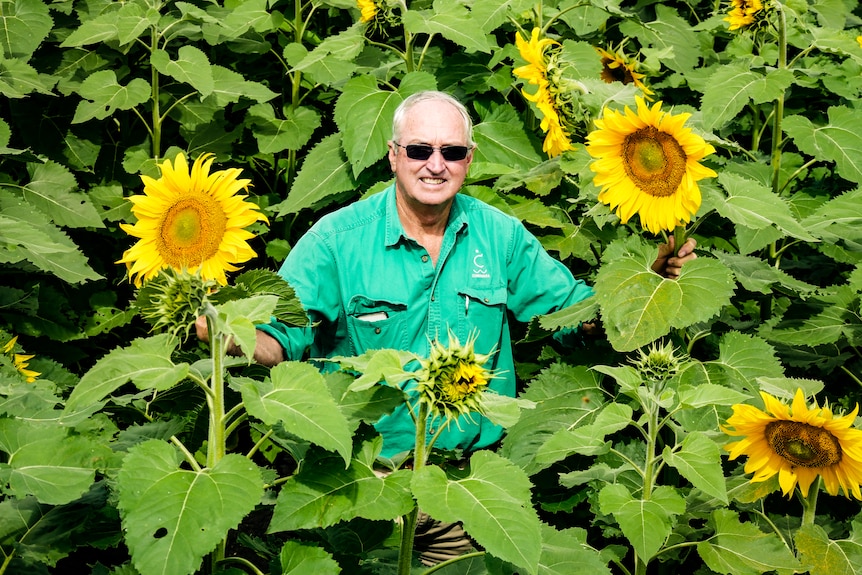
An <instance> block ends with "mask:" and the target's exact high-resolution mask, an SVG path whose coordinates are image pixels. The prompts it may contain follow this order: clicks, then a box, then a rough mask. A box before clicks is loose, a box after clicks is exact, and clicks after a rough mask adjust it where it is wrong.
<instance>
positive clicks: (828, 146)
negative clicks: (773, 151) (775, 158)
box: [782, 106, 862, 184]
mask: <svg viewBox="0 0 862 575" xmlns="http://www.w3.org/2000/svg"><path fill="white" fill-rule="evenodd" d="M827 114H828V115H829V123H828V124H826V125H825V126H819V125H816V124H814V123H813V122H812V121H811V120H809V119H808V118H806V117H805V116H798V115H797V116H789V117H787V118H785V119H784V122H783V123H782V127H783V128H784V131H785V132H787V135H788V136H790V137H791V138H793V141H794V142H795V143H796V145H797V146H799V149H800V150H802V151H803V152H805V153H806V154H810V155H812V156H814V157H815V158H816V159H818V160H820V161H821V162H835V166H836V168H837V169H838V174H839V175H840V176H841V177H842V178H845V179H847V180H850V181H851V182H856V183H857V184H858V183H862V134H860V133H859V130H857V129H856V128H855V126H859V125H860V124H862V111H860V110H857V109H853V108H847V107H844V106H833V107H831V108H829V110H828V112H827Z"/></svg>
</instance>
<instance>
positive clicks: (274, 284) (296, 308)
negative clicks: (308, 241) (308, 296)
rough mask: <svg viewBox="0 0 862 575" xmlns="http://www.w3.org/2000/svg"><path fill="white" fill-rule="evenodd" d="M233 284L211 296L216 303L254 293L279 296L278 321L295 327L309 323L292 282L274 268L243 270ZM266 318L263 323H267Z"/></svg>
mask: <svg viewBox="0 0 862 575" xmlns="http://www.w3.org/2000/svg"><path fill="white" fill-rule="evenodd" d="M231 283H232V285H229V286H224V287H222V288H221V289H219V290H218V292H216V293H214V294H212V295H211V296H210V298H211V299H212V300H213V301H214V302H215V303H224V302H226V301H229V300H231V299H239V298H243V297H251V296H254V295H274V296H277V297H278V304H276V306H275V310H274V311H273V312H272V315H274V316H275V317H277V318H278V321H280V322H282V323H284V324H287V325H289V326H294V327H304V326H306V325H308V316H307V315H306V313H305V309H303V307H302V303H301V302H300V301H299V298H298V297H296V292H294V291H293V288H292V287H290V284H288V283H287V281H286V280H285V279H284V278H282V277H281V276H280V275H278V274H277V273H275V272H274V271H272V270H265V269H254V270H248V271H247V272H243V273H241V274H240V275H238V276H236V277H235V278H233V281H232V282H231ZM265 321H266V319H265V318H264V319H263V320H262V321H261V323H265Z"/></svg>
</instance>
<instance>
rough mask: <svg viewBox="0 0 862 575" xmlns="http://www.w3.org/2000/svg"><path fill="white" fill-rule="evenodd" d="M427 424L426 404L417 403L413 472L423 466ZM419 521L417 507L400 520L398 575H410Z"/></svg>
mask: <svg viewBox="0 0 862 575" xmlns="http://www.w3.org/2000/svg"><path fill="white" fill-rule="evenodd" d="M427 424H428V404H427V403H425V402H424V401H422V402H419V415H418V416H417V418H416V447H415V448H414V449H413V472H414V473H415V472H417V471H419V470H420V469H422V468H423V467H424V466H425V460H426V459H427V458H428V455H427V454H426V449H425V447H426V444H425V429H426V426H427ZM418 519H419V505H415V506H414V507H413V509H412V510H411V511H410V513H408V514H407V515H405V516H404V517H403V518H402V524H401V546H400V549H399V551H398V575H410V567H411V564H412V563H413V540H414V539H415V537H416V523H417V520H418Z"/></svg>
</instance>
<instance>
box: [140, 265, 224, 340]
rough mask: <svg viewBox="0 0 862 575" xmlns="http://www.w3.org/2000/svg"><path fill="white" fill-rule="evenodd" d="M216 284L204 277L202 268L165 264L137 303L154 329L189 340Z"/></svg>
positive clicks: (142, 289)
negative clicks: (193, 272)
mask: <svg viewBox="0 0 862 575" xmlns="http://www.w3.org/2000/svg"><path fill="white" fill-rule="evenodd" d="M217 285H218V284H217V282H216V281H215V280H204V279H203V278H202V277H201V274H200V272H198V273H195V274H192V273H189V272H188V271H185V270H183V271H176V270H174V269H173V268H165V269H163V270H162V271H161V272H159V274H158V275H157V276H156V277H155V278H153V279H152V280H150V281H149V282H147V283H146V284H145V285H144V287H142V288H141V289H140V291H138V297H137V301H136V305H137V307H138V308H139V309H140V310H141V317H143V318H144V319H145V320H146V321H147V322H148V323H149V324H150V325H151V326H153V331H162V332H168V333H171V334H173V335H174V336H175V337H181V339H183V340H186V339H188V337H189V333H190V331H191V328H192V325H194V322H195V319H197V317H198V316H199V315H201V313H202V311H201V310H202V309H203V307H204V304H205V303H206V302H207V296H208V294H210V293H212V291H213V290H214V289H215V288H216V287H217Z"/></svg>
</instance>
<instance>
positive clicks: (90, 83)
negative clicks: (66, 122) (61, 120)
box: [72, 70, 152, 124]
mask: <svg viewBox="0 0 862 575" xmlns="http://www.w3.org/2000/svg"><path fill="white" fill-rule="evenodd" d="M151 92H152V90H151V88H150V85H149V84H148V83H147V82H146V81H145V80H143V79H142V78H134V79H133V80H132V81H130V82H129V83H128V84H127V85H126V86H121V85H120V83H119V82H118V81H117V74H116V73H115V72H114V71H113V70H99V71H98V72H94V73H93V74H90V75H89V76H87V78H86V79H85V80H84V81H83V82H81V86H80V88H79V89H78V93H79V94H80V95H81V97H82V98H83V100H82V101H81V102H79V103H78V109H77V110H75V117H74V118H73V119H72V123H73V124H80V123H83V122H86V121H87V120H92V119H96V120H104V119H105V118H107V117H108V116H110V115H111V114H113V113H114V112H115V111H117V110H130V109H132V108H134V107H135V106H137V105H138V104H143V103H144V102H146V101H147V100H149V99H150V95H151Z"/></svg>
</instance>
